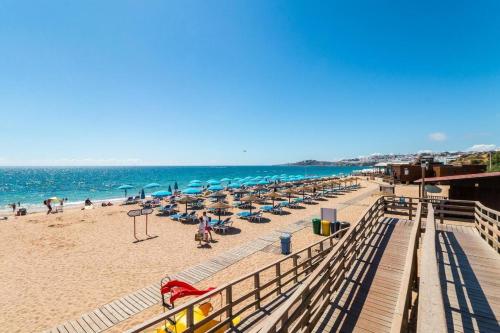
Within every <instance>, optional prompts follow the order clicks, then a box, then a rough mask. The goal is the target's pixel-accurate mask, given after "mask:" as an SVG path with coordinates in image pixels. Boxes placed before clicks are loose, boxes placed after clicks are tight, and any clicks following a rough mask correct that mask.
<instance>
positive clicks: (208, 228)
mask: <svg viewBox="0 0 500 333" xmlns="http://www.w3.org/2000/svg"><path fill="white" fill-rule="evenodd" d="M202 219H203V220H204V222H205V234H206V235H207V236H210V242H212V243H213V241H214V239H213V238H212V227H211V226H210V217H208V216H207V212H203V216H202ZM207 242H208V237H207Z"/></svg>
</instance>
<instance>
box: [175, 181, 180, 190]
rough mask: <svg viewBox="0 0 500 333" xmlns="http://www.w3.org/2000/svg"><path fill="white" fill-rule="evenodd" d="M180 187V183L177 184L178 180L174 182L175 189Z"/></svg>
mask: <svg viewBox="0 0 500 333" xmlns="http://www.w3.org/2000/svg"><path fill="white" fill-rule="evenodd" d="M178 189H179V185H178V184H177V182H175V183H174V190H175V191H177V190H178Z"/></svg>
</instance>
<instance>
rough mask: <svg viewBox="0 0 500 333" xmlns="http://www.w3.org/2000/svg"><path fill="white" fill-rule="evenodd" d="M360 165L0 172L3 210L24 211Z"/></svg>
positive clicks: (333, 171) (335, 172)
mask: <svg viewBox="0 0 500 333" xmlns="http://www.w3.org/2000/svg"><path fill="white" fill-rule="evenodd" d="M357 169H360V168H358V167H314V166H308V167H303V166H182V167H181V166H175V167H172V166H170V167H169V166H165V167H13V168H0V209H1V210H4V209H7V208H8V204H10V203H14V202H16V203H17V202H21V205H22V206H24V207H42V203H43V200H44V199H47V198H49V197H53V196H57V197H59V198H68V202H69V203H79V202H81V201H83V200H85V199H86V198H91V199H92V200H104V199H116V198H122V197H124V192H123V191H122V190H119V189H118V187H119V186H120V185H122V184H129V185H132V186H134V189H131V190H129V195H134V194H137V193H139V191H140V190H141V189H142V187H143V186H144V185H146V184H149V183H159V184H161V185H162V186H161V187H160V188H155V189H151V190H149V191H146V194H148V192H152V191H157V190H162V189H165V190H166V189H168V186H169V185H170V186H171V187H172V188H173V187H174V183H175V182H177V183H178V185H179V188H180V189H183V188H184V187H186V186H187V184H188V183H189V182H190V181H191V180H193V179H198V180H201V181H206V180H208V179H221V178H225V177H227V178H236V177H240V178H244V177H247V176H252V177H256V176H273V175H281V174H287V175H308V176H311V175H317V176H331V175H339V174H345V175H347V174H350V173H351V172H352V171H353V170H357Z"/></svg>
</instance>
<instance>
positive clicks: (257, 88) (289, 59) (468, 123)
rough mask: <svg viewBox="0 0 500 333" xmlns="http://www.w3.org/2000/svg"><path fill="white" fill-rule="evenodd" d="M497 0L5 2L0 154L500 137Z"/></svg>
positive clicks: (263, 152) (327, 153) (162, 158)
mask: <svg viewBox="0 0 500 333" xmlns="http://www.w3.org/2000/svg"><path fill="white" fill-rule="evenodd" d="M499 13H500V2H498V1H331V2H329V3H328V4H326V2H322V1H300V2H299V1H268V0H266V1H222V0H220V1H178V2H177V1H147V0H144V1H139V0H137V1H78V2H77V1H6V0H4V1H2V2H0V54H1V57H0V73H1V74H0V114H1V116H2V120H1V122H0V138H1V140H0V164H2V165H52V164H54V165H75V164H76V165H86V164H105V165H110V164H127V165H130V164H155V165H157V164H160V165H191V164H198V165H207V164H273V163H283V162H289V161H297V160H302V159H318V160H335V159H339V158H344V157H356V156H361V155H369V154H372V153H398V152H402V153H404V152H415V151H419V150H434V151H442V150H464V149H468V148H469V147H472V146H473V145H483V144H488V145H500V131H499V130H498V128H499V125H500V93H499V92H500V75H499V74H500V43H499V42H498V41H499V40H500V20H498V15H499Z"/></svg>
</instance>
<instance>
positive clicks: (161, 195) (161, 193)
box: [151, 191, 172, 198]
mask: <svg viewBox="0 0 500 333" xmlns="http://www.w3.org/2000/svg"><path fill="white" fill-rule="evenodd" d="M171 195H172V192H171V191H156V192H153V193H151V196H152V197H153V198H164V197H168V196H171Z"/></svg>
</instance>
